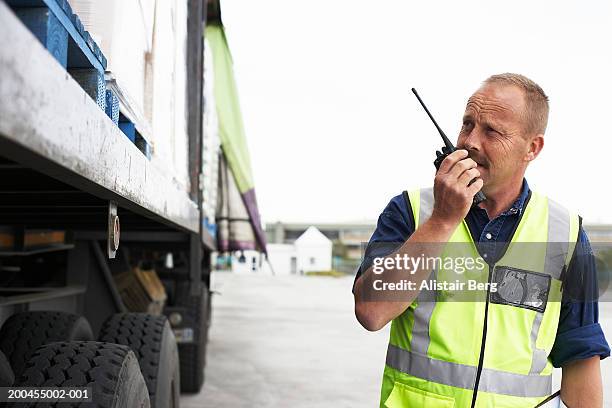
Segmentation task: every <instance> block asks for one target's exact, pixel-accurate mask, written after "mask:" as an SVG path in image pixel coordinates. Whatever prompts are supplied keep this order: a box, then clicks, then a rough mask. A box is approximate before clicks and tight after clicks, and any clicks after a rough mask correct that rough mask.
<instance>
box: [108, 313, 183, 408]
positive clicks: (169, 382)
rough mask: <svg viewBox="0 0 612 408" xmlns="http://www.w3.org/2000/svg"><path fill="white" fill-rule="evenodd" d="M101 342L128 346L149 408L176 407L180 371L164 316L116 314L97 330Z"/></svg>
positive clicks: (176, 354) (174, 346)
mask: <svg viewBox="0 0 612 408" xmlns="http://www.w3.org/2000/svg"><path fill="white" fill-rule="evenodd" d="M99 340H100V341H105V342H109V343H117V344H123V345H126V346H128V347H129V348H131V349H132V351H134V354H136V357H138V361H139V363H140V370H141V371H142V375H143V377H144V379H145V382H146V384H147V388H148V390H149V399H150V400H151V407H152V408H170V407H172V408H178V406H179V397H180V371H179V359H178V350H177V347H176V341H175V339H174V334H173V333H172V330H171V329H170V324H169V323H168V320H167V319H166V316H153V315H149V314H146V313H119V314H116V315H113V316H111V317H110V318H109V319H108V320H107V321H106V322H105V323H104V324H103V325H102V329H100V336H99Z"/></svg>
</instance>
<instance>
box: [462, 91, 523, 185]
mask: <svg viewBox="0 0 612 408" xmlns="http://www.w3.org/2000/svg"><path fill="white" fill-rule="evenodd" d="M524 109H525V100H524V96H523V92H522V91H521V89H520V88H518V87H516V86H512V85H502V84H486V85H483V87H481V88H480V89H479V90H477V91H476V93H474V95H472V97H471V98H470V99H469V100H468V103H467V106H466V108H465V114H464V115H463V126H462V127H461V131H460V133H459V138H458V140H457V148H459V149H466V150H467V151H468V152H469V156H470V157H471V158H472V159H473V160H474V161H476V163H478V170H479V171H480V177H481V178H482V179H483V181H484V187H483V192H484V193H485V194H486V193H487V191H489V192H494V191H495V190H498V189H499V188H504V187H505V186H506V185H507V183H508V182H509V181H512V180H515V179H516V178H517V177H520V179H522V177H523V174H524V171H525V168H526V166H527V163H528V161H526V160H525V157H526V154H527V151H528V148H529V143H528V141H527V138H526V135H525V128H526V126H525V119H524V114H523V112H524Z"/></svg>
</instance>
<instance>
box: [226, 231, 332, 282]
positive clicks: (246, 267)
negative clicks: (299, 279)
mask: <svg viewBox="0 0 612 408" xmlns="http://www.w3.org/2000/svg"><path fill="white" fill-rule="evenodd" d="M243 254H244V258H243V260H244V262H242V263H241V262H239V256H240V253H239V252H237V253H235V254H234V255H233V256H232V271H233V272H236V273H253V272H260V273H264V274H272V273H273V274H275V275H303V274H304V273H306V272H315V271H329V270H331V268H332V241H331V240H330V239H329V238H327V237H326V236H325V235H323V233H321V231H319V230H318V229H317V228H316V227H312V226H311V227H309V228H308V229H307V230H306V231H304V233H303V234H302V235H300V236H299V237H298V238H297V239H296V240H295V242H294V243H292V244H268V259H269V263H268V262H265V261H264V260H261V261H260V255H259V253H257V252H255V251H244V252H243ZM260 265H261V267H260ZM270 265H271V266H272V269H270Z"/></svg>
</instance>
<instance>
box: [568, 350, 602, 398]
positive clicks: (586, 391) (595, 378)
mask: <svg viewBox="0 0 612 408" xmlns="http://www.w3.org/2000/svg"><path fill="white" fill-rule="evenodd" d="M599 360H600V358H599V356H593V357H590V358H587V359H584V360H577V361H572V362H571V363H569V364H568V365H566V366H564V367H563V373H562V377H561V399H562V400H563V403H564V404H565V405H567V406H568V407H569V408H601V407H602V406H603V393H602V387H601V370H600V367H599V364H600V363H599Z"/></svg>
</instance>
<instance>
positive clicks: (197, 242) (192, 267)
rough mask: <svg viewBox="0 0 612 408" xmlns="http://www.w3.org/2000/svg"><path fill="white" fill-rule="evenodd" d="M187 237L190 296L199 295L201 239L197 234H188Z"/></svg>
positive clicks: (200, 283)
mask: <svg viewBox="0 0 612 408" xmlns="http://www.w3.org/2000/svg"><path fill="white" fill-rule="evenodd" d="M189 238H190V239H189V281H190V283H191V285H190V287H191V296H199V295H200V294H201V291H202V289H201V285H202V241H201V239H200V237H199V236H198V234H190V237H189Z"/></svg>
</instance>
